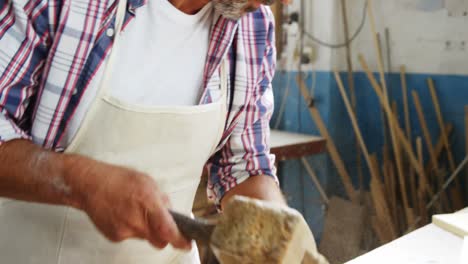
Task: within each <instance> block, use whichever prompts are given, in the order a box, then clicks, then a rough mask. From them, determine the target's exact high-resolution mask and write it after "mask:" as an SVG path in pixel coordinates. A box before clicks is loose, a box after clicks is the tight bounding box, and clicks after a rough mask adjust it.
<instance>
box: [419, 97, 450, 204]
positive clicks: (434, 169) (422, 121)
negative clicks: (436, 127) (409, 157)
mask: <svg viewBox="0 0 468 264" xmlns="http://www.w3.org/2000/svg"><path fill="white" fill-rule="evenodd" d="M412 95H413V101H414V107H415V108H416V113H417V114H418V119H419V125H420V126H421V130H422V132H423V137H424V141H425V142H426V147H427V151H428V152H429V157H430V159H431V164H432V166H431V168H432V172H433V175H435V177H436V181H437V183H438V184H439V187H441V185H442V183H443V179H441V178H440V175H439V165H438V161H437V157H436V154H435V151H434V145H433V144H432V138H431V134H430V133H429V128H428V127H427V122H426V117H425V116H424V111H423V108H422V105H421V100H420V99H419V95H418V93H417V92H416V91H414V90H413V91H412ZM442 202H443V204H444V207H445V208H446V209H449V208H450V204H449V202H448V200H447V197H446V196H444V197H443V199H442Z"/></svg>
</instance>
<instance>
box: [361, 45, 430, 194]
mask: <svg viewBox="0 0 468 264" xmlns="http://www.w3.org/2000/svg"><path fill="white" fill-rule="evenodd" d="M358 57H359V62H360V63H361V66H362V68H363V69H364V71H365V73H366V75H367V78H368V79H369V81H370V83H371V86H372V88H373V89H374V91H375V93H376V94H377V97H378V98H379V101H380V104H381V105H382V106H383V107H384V110H385V113H386V114H387V118H388V119H389V122H390V123H392V124H393V126H394V127H395V132H396V135H397V138H398V140H399V141H400V143H401V146H403V149H404V150H405V152H406V154H407V156H408V158H409V160H410V162H411V165H412V166H413V167H414V169H415V170H416V172H417V173H418V174H419V176H420V177H421V178H422V179H423V182H422V184H423V186H424V187H425V190H426V191H427V192H428V194H429V195H431V196H432V195H434V191H433V190H432V188H431V186H430V185H429V181H428V179H427V177H426V173H425V171H424V167H423V166H421V165H420V164H419V162H418V160H417V158H416V156H415V154H414V152H413V150H412V147H411V144H410V143H409V142H408V140H407V139H406V137H405V134H404V132H403V130H402V129H401V127H400V125H399V124H398V120H396V118H395V115H393V113H392V110H391V109H390V106H389V104H388V101H386V100H385V97H384V95H383V93H382V89H381V88H380V85H379V84H378V83H377V80H376V79H375V77H374V75H373V74H372V72H371V71H370V69H369V66H368V65H367V62H366V60H365V59H364V56H363V55H362V54H359V56H358Z"/></svg>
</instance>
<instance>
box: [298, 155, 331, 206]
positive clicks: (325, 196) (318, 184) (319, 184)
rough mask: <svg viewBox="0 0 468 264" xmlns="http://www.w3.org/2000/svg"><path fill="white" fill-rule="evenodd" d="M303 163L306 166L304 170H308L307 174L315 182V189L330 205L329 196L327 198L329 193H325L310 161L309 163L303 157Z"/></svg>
mask: <svg viewBox="0 0 468 264" xmlns="http://www.w3.org/2000/svg"><path fill="white" fill-rule="evenodd" d="M301 162H302V165H304V168H305V169H306V171H307V173H308V174H309V176H310V178H311V179H312V181H313V182H314V184H315V187H316V188H317V190H318V191H319V193H320V196H321V197H322V200H323V202H324V203H325V204H329V203H330V199H328V196H327V193H326V192H325V190H324V189H323V187H322V184H321V183H320V181H319V179H318V177H317V174H315V172H314V170H313V169H312V166H310V163H309V161H307V159H306V158H304V157H302V158H301Z"/></svg>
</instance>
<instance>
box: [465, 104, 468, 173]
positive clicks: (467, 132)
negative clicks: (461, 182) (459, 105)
mask: <svg viewBox="0 0 468 264" xmlns="http://www.w3.org/2000/svg"><path fill="white" fill-rule="evenodd" d="M465 155H466V156H468V105H467V106H465ZM466 182H468V168H466Z"/></svg>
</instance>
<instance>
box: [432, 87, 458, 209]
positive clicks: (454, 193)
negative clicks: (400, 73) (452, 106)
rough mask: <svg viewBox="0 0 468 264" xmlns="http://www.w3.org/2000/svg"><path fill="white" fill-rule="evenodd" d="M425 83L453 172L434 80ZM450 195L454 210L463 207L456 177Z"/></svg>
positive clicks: (450, 150) (452, 159)
mask: <svg viewBox="0 0 468 264" xmlns="http://www.w3.org/2000/svg"><path fill="white" fill-rule="evenodd" d="M427 84H428V87H429V92H430V94H431V98H432V103H433V105H434V109H435V112H436V117H437V123H438V124H439V129H440V135H441V137H442V140H443V142H444V147H445V149H446V151H447V157H448V160H449V166H450V171H451V172H454V171H455V169H456V168H455V159H454V158H453V154H452V149H451V146H450V142H449V139H448V136H447V133H445V121H444V117H443V116H442V111H441V109H440V103H439V98H438V97H437V92H436V89H435V85H434V81H433V80H432V78H428V79H427ZM450 197H451V200H452V205H453V209H454V210H459V209H462V208H464V201H463V193H462V188H461V186H460V181H459V180H458V178H456V179H455V186H453V187H452V188H450Z"/></svg>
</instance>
